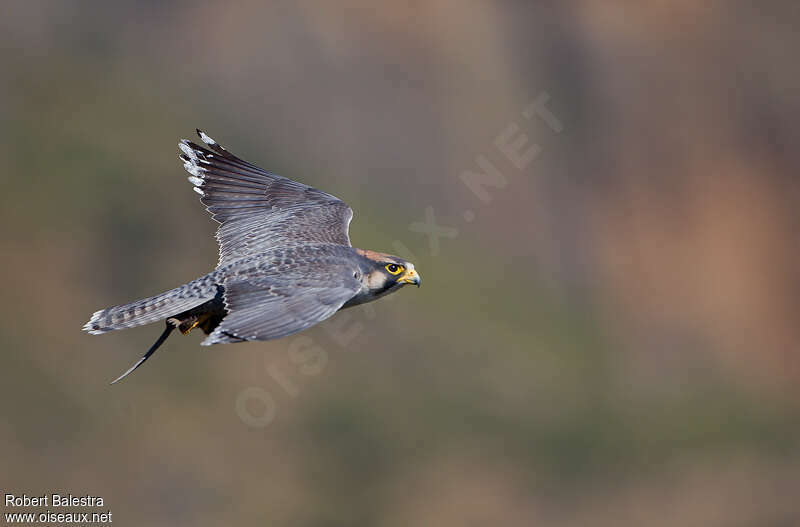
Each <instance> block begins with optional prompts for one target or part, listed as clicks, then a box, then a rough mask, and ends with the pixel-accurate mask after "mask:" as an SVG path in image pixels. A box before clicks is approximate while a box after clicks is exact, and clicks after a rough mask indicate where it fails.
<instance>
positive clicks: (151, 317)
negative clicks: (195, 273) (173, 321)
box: [83, 275, 217, 335]
mask: <svg viewBox="0 0 800 527" xmlns="http://www.w3.org/2000/svg"><path fill="white" fill-rule="evenodd" d="M216 294H217V286H216V283H215V281H214V280H213V279H212V277H211V275H206V276H204V277H202V278H198V279H197V280H194V281H192V282H189V283H188V284H184V285H182V286H180V287H176V288H175V289H171V290H169V291H166V292H164V293H161V294H160V295H156V296H153V297H150V298H144V299H142V300H137V301H136V302H131V303H130V304H125V305H121V306H114V307H110V308H108V309H101V310H100V311H96V312H95V313H94V314H93V315H92V318H91V319H89V322H87V323H86V324H85V325H84V326H83V330H84V331H88V332H89V333H91V334H92V335H102V334H103V333H107V332H109V331H113V330H115V329H127V328H133V327H136V326H142V325H144V324H151V323H153V322H158V321H159V320H163V319H165V318H167V317H170V316H172V315H175V314H177V313H181V312H183V311H186V310H188V309H191V308H193V307H196V306H199V305H200V304H202V303H204V302H206V301H208V300H211V299H212V298H214V296H215V295H216Z"/></svg>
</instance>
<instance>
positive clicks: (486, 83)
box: [0, 0, 800, 527]
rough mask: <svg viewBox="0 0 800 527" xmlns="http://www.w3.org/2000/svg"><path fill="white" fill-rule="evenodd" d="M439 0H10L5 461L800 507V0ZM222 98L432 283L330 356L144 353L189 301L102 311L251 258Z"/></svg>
mask: <svg viewBox="0 0 800 527" xmlns="http://www.w3.org/2000/svg"><path fill="white" fill-rule="evenodd" d="M409 4H410V5H407V6H400V5H392V4H390V3H385V4H384V5H383V7H381V6H377V5H374V4H372V3H367V2H364V3H357V2H318V3H311V2H299V3H296V2H280V3H267V4H263V3H258V2H253V3H249V4H248V3H236V4H217V3H206V2H198V1H194V2H170V3H162V2H144V3H129V4H123V3H111V2H11V3H6V4H5V5H4V6H3V8H2V11H3V14H2V16H0V60H2V66H3V68H2V70H3V71H2V75H1V77H2V79H3V80H2V83H0V90H2V91H0V178H2V190H3V191H2V193H0V219H1V220H2V225H3V227H2V233H1V234H0V249H1V250H2V253H3V255H2V264H0V265H2V271H3V276H4V277H5V284H4V286H3V299H4V301H3V303H2V307H0V310H2V313H1V316H0V342H1V343H2V346H3V362H2V369H1V370H2V373H0V396H1V397H2V401H3V402H2V417H3V419H2V420H1V421H0V489H1V490H2V491H3V492H14V493H18V494H21V493H23V492H27V493H28V494H42V493H46V492H48V493H49V492H72V493H73V494H92V495H100V496H103V497H104V499H105V500H106V504H107V508H109V509H111V510H112V512H113V513H114V523H115V524H118V525H148V526H160V525H164V526H167V525H169V526H174V525H197V526H206V525H208V526H211V525H214V526H216V525H276V526H277V525H292V526H327V525H376V526H378V525H380V526H384V525H385V526H400V525H436V526H450V525H453V526H461V525H486V524H487V523H488V522H490V521H492V522H498V525H534V524H535V525H559V526H573V525H574V526H585V525H608V526H618V525H653V526H662V525H664V526H666V525H682V526H684V525H698V526H701V525H702V526H717V525H719V526H723V525H724V526H728V525H731V526H737V527H738V526H765V525H774V526H784V525H785V526H789V525H798V524H800V505H798V503H797V496H798V493H800V456H798V446H800V413H798V410H800V408H799V406H800V405H798V402H797V401H798V395H800V389H798V381H800V359H798V353H797V344H798V340H799V339H800V328H799V327H798V324H797V314H798V310H799V309H800V300H798V294H797V292H798V278H799V277H798V266H797V260H798V256H799V254H798V253H800V251H798V243H797V239H796V230H797V225H798V220H800V216H798V208H797V207H796V203H798V199H800V185H799V184H798V182H797V171H798V167H800V153H798V152H800V150H799V149H798V148H797V145H798V141H799V140H800V132H798V126H797V122H798V120H800V97H799V96H798V94H800V67H798V62H797V57H796V55H797V53H796V52H797V49H798V47H800V33H798V32H797V28H798V27H799V26H800V11H799V10H798V6H797V3H796V2H788V1H787V2H764V3H756V4H754V3H752V2H741V1H737V0H733V1H729V2H718V1H711V2H693V1H692V2H689V1H684V0H681V1H672V2H632V1H624V0H619V1H613V0H612V1H607V2H597V1H576V2H569V3H556V2H522V1H518V2H497V3H489V2H461V1H455V0H452V1H441V2H411V3H409ZM542 94H547V95H549V98H550V99H549V102H548V103H547V108H548V110H549V111H550V112H552V114H553V116H554V117H556V118H557V119H558V122H559V123H560V124H561V126H562V127H563V128H562V129H561V131H560V133H557V132H555V131H554V130H553V129H552V128H551V127H550V126H549V125H548V124H547V122H546V121H545V120H544V119H540V118H538V117H533V118H531V119H527V118H525V117H524V116H523V115H522V112H523V110H524V109H525V108H526V107H527V106H528V105H529V104H530V103H531V102H532V101H534V100H536V98H537V97H539V96H541V95H542ZM197 126H199V127H201V128H204V129H205V130H206V131H207V132H208V133H209V134H210V135H211V136H212V137H214V138H215V139H217V140H218V141H219V142H221V143H222V144H224V145H226V146H228V147H229V148H230V149H231V150H232V151H234V152H235V153H238V154H240V155H241V156H242V157H245V158H246V159H248V160H250V161H252V162H254V163H256V164H259V165H261V166H263V167H265V168H269V169H272V170H274V171H276V172H278V173H280V174H282V175H285V176H288V177H292V178H295V179H299V180H301V181H303V182H305V183H308V184H311V185H314V186H317V187H319V188H322V189H324V190H326V191H328V192H331V193H333V194H335V195H337V196H339V197H341V198H342V199H344V200H345V201H346V202H347V203H348V204H349V205H351V206H352V207H353V209H354V210H355V211H356V215H355V218H354V220H353V224H352V228H351V237H352V239H353V241H354V244H355V245H357V246H360V247H366V248H371V249H376V250H383V251H387V252H397V247H403V248H404V250H408V251H410V252H411V253H413V254H414V261H415V262H416V264H417V268H418V269H420V272H421V274H422V275H423V277H424V285H423V287H422V288H421V289H419V290H416V289H414V290H405V291H402V292H400V293H398V294H397V295H394V297H393V298H391V300H389V299H387V300H386V301H381V302H379V303H377V304H374V305H373V308H374V309H367V308H364V307H362V308H356V309H354V310H350V311H349V312H347V313H346V314H345V313H342V314H339V315H337V317H334V318H333V319H332V320H331V321H329V322H328V323H326V324H323V325H322V326H320V327H316V328H314V329H312V330H310V331H308V332H307V333H304V334H303V337H308V338H310V339H312V341H310V342H313V343H314V344H315V345H316V346H318V347H319V348H318V349H320V350H323V351H324V353H325V355H324V356H325V357H326V359H327V360H326V361H324V362H316V363H314V364H305V365H300V364H298V363H297V361H296V359H297V358H298V357H297V354H293V353H292V351H291V349H292V346H293V343H294V345H301V344H307V343H308V342H309V341H305V340H303V341H298V340H297V339H298V338H300V337H289V338H287V339H282V340H278V341H273V342H266V343H248V344H241V345H236V346H224V347H223V346H217V347H213V348H210V349H206V348H200V347H199V345H198V344H199V341H200V339H199V338H198V336H197V335H191V336H189V337H185V338H184V337H180V336H177V337H173V338H172V339H170V341H169V342H168V343H167V345H166V347H165V348H164V349H163V351H162V352H160V353H159V354H158V355H157V356H155V357H154V358H153V359H152V360H151V361H150V362H148V364H147V365H146V366H145V367H143V368H142V369H140V370H139V371H137V372H136V373H135V374H134V375H133V376H132V377H130V378H128V379H126V380H125V381H124V382H123V383H121V384H119V385H115V386H113V387H110V386H108V381H110V380H111V379H113V378H114V377H116V376H117V375H118V374H119V373H120V372H122V371H124V369H126V368H127V367H128V366H129V365H130V364H131V363H132V362H133V361H134V360H136V359H137V358H138V357H139V356H140V354H141V353H142V352H143V351H145V350H146V349H147V347H148V346H149V345H150V344H151V342H152V341H153V340H154V339H155V338H156V336H157V335H158V333H159V332H160V328H159V327H156V326H147V327H144V328H139V329H135V330H130V331H124V332H117V333H112V334H109V335H105V336H103V337H92V336H89V335H87V334H85V333H83V332H81V331H80V327H81V325H82V324H83V323H84V322H85V321H86V320H87V318H88V316H89V315H90V314H91V312H92V311H94V310H96V309H99V308H101V307H106V306H109V305H113V304H119V303H123V302H127V301H130V300H134V299H136V298H140V297H144V296H149V295H151V294H155V293H157V292H160V291H161V290H164V289H167V288H170V287H173V286H175V285H178V284H180V283H183V282H185V281H187V280H188V279H191V278H194V277H196V276H199V275H201V274H204V273H205V272H207V271H209V270H211V269H212V268H213V266H214V265H215V263H216V245H215V243H214V239H213V236H212V234H213V232H214V228H215V227H214V223H213V222H212V221H211V220H210V219H209V218H208V217H207V215H206V213H205V212H204V210H203V208H202V206H201V204H200V203H199V202H198V200H197V196H196V195H195V194H194V193H193V192H191V190H190V185H189V184H188V183H187V182H186V181H185V178H184V176H186V174H185V173H184V172H183V169H182V167H181V165H180V163H179V162H178V160H177V159H176V154H177V147H176V143H177V140H178V139H179V138H180V137H189V136H191V135H193V130H194V128H195V127H197ZM514 126H516V127H518V132H517V134H518V133H524V134H525V135H526V136H527V140H528V143H527V145H528V146H530V145H531V144H533V143H535V144H536V145H537V146H538V147H539V154H538V156H537V157H536V158H535V160H533V161H532V162H530V163H529V164H528V166H526V167H525V168H524V169H522V170H520V169H517V168H516V167H514V166H513V164H512V163H510V162H509V160H508V159H506V158H505V157H503V155H502V154H500V152H499V150H498V149H497V147H496V146H495V141H496V139H497V138H498V136H499V135H500V134H501V133H502V132H503V131H504V130H508V129H509V127H512V129H513V127H514ZM515 137H518V136H515ZM480 155H483V156H485V157H486V158H487V159H489V160H490V161H491V162H492V163H493V164H494V165H496V167H497V168H498V169H499V170H500V171H501V172H502V175H503V177H504V178H505V179H506V182H507V185H506V186H505V188H492V187H488V191H489V193H490V195H491V198H490V201H489V202H488V203H485V202H484V201H481V200H480V199H478V198H477V197H476V195H474V194H473V193H472V192H470V190H469V189H468V188H467V187H466V186H465V185H464V184H463V183H462V182H461V180H460V175H461V174H462V173H463V172H464V171H465V170H476V169H477V168H476V167H477V165H476V157H477V156H480ZM427 207H431V208H432V209H431V210H432V211H433V212H434V213H435V216H436V221H437V222H438V223H439V224H440V225H441V226H443V227H450V228H454V229H457V230H458V232H457V234H454V233H453V232H451V233H450V234H454V235H453V236H451V237H443V238H441V239H440V240H439V242H440V247H439V249H438V251H437V250H436V248H435V247H433V248H432V247H431V246H430V245H429V242H428V238H427V237H426V236H425V235H424V234H421V233H419V232H415V229H414V228H410V226H411V225H412V224H414V223H418V222H421V221H423V219H424V217H425V210H426V208H427ZM470 212H471V213H472V214H473V215H474V219H473V220H472V221H467V220H466V219H465V217H466V218H470V214H469V213H470ZM465 213H466V216H465ZM417 230H418V229H417ZM343 335H344V336H343ZM293 359H294V362H293Z"/></svg>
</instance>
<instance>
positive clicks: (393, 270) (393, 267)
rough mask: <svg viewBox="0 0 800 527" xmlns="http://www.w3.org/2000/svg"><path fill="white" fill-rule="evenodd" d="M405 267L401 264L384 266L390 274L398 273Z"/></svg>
mask: <svg viewBox="0 0 800 527" xmlns="http://www.w3.org/2000/svg"><path fill="white" fill-rule="evenodd" d="M403 269H405V267H403V266H402V265H397V264H389V265H387V266H386V270H387V271H389V272H390V273H391V274H400V273H401V272H402V271H403Z"/></svg>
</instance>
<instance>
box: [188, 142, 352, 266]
mask: <svg viewBox="0 0 800 527" xmlns="http://www.w3.org/2000/svg"><path fill="white" fill-rule="evenodd" d="M197 134H198V135H199V136H200V139H202V140H203V142H204V143H205V144H206V146H207V148H206V147H203V146H200V145H197V144H195V143H193V142H191V141H187V140H186V139H183V140H182V141H181V142H180V143H179V144H178V147H179V148H180V149H181V151H182V152H183V153H182V154H180V156H179V157H180V159H181V161H183V166H184V168H185V169H186V171H187V172H189V174H191V175H190V176H189V181H190V182H191V183H192V184H193V185H194V190H195V191H196V192H197V193H198V194H200V196H202V197H201V198H200V201H202V202H203V204H204V205H205V206H206V208H207V209H208V211H209V212H210V213H211V216H212V217H213V218H214V219H215V220H216V221H218V222H219V223H220V226H219V229H218V230H217V241H218V242H219V264H218V265H222V264H224V263H228V262H231V261H233V260H236V259H238V258H241V257H243V256H248V255H251V254H255V253H259V252H264V251H267V250H269V249H273V248H277V247H293V246H298V245H304V244H308V243H332V244H336V245H346V246H349V245H350V237H349V236H348V228H349V225H350V220H351V219H352V218H353V211H352V210H351V209H350V207H348V206H347V205H346V204H345V203H344V202H343V201H342V200H340V199H339V198H337V197H335V196H331V195H330V194H328V193H326V192H322V191H321V190H317V189H315V188H313V187H309V186H308V185H303V184H302V183H298V182H297V181H292V180H291V179H287V178H285V177H281V176H278V175H276V174H272V173H270V172H267V171H266V170H264V169H262V168H259V167H257V166H255V165H253V164H251V163H248V162H247V161H244V160H242V159H239V158H238V157H236V156H235V155H233V154H231V153H230V152H228V151H227V150H225V149H224V148H223V147H222V146H220V145H219V144H217V142H216V141H214V140H213V139H211V138H210V137H209V136H208V135H206V134H205V133H204V132H202V131H201V130H197Z"/></svg>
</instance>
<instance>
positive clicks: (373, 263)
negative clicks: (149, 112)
mask: <svg viewBox="0 0 800 527" xmlns="http://www.w3.org/2000/svg"><path fill="white" fill-rule="evenodd" d="M356 252H357V253H358V254H359V255H361V256H362V259H361V264H360V266H359V267H360V270H359V272H358V273H357V276H356V277H355V278H356V279H357V280H358V281H360V282H361V291H360V292H359V293H358V294H357V295H356V296H355V297H354V298H353V300H352V301H351V302H348V304H347V305H356V304H363V303H364V302H370V301H372V300H377V299H378V298H380V297H382V296H384V295H387V294H389V293H392V292H394V291H397V290H398V289H400V288H401V287H403V286H404V285H407V284H412V285H415V286H417V287H419V284H420V282H421V281H422V277H421V276H420V275H419V273H417V270H416V269H415V268H414V264H413V263H411V262H408V261H406V260H403V259H402V258H400V257H399V256H392V255H391V254H384V253H379V252H375V251H366V250H363V249H356Z"/></svg>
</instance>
